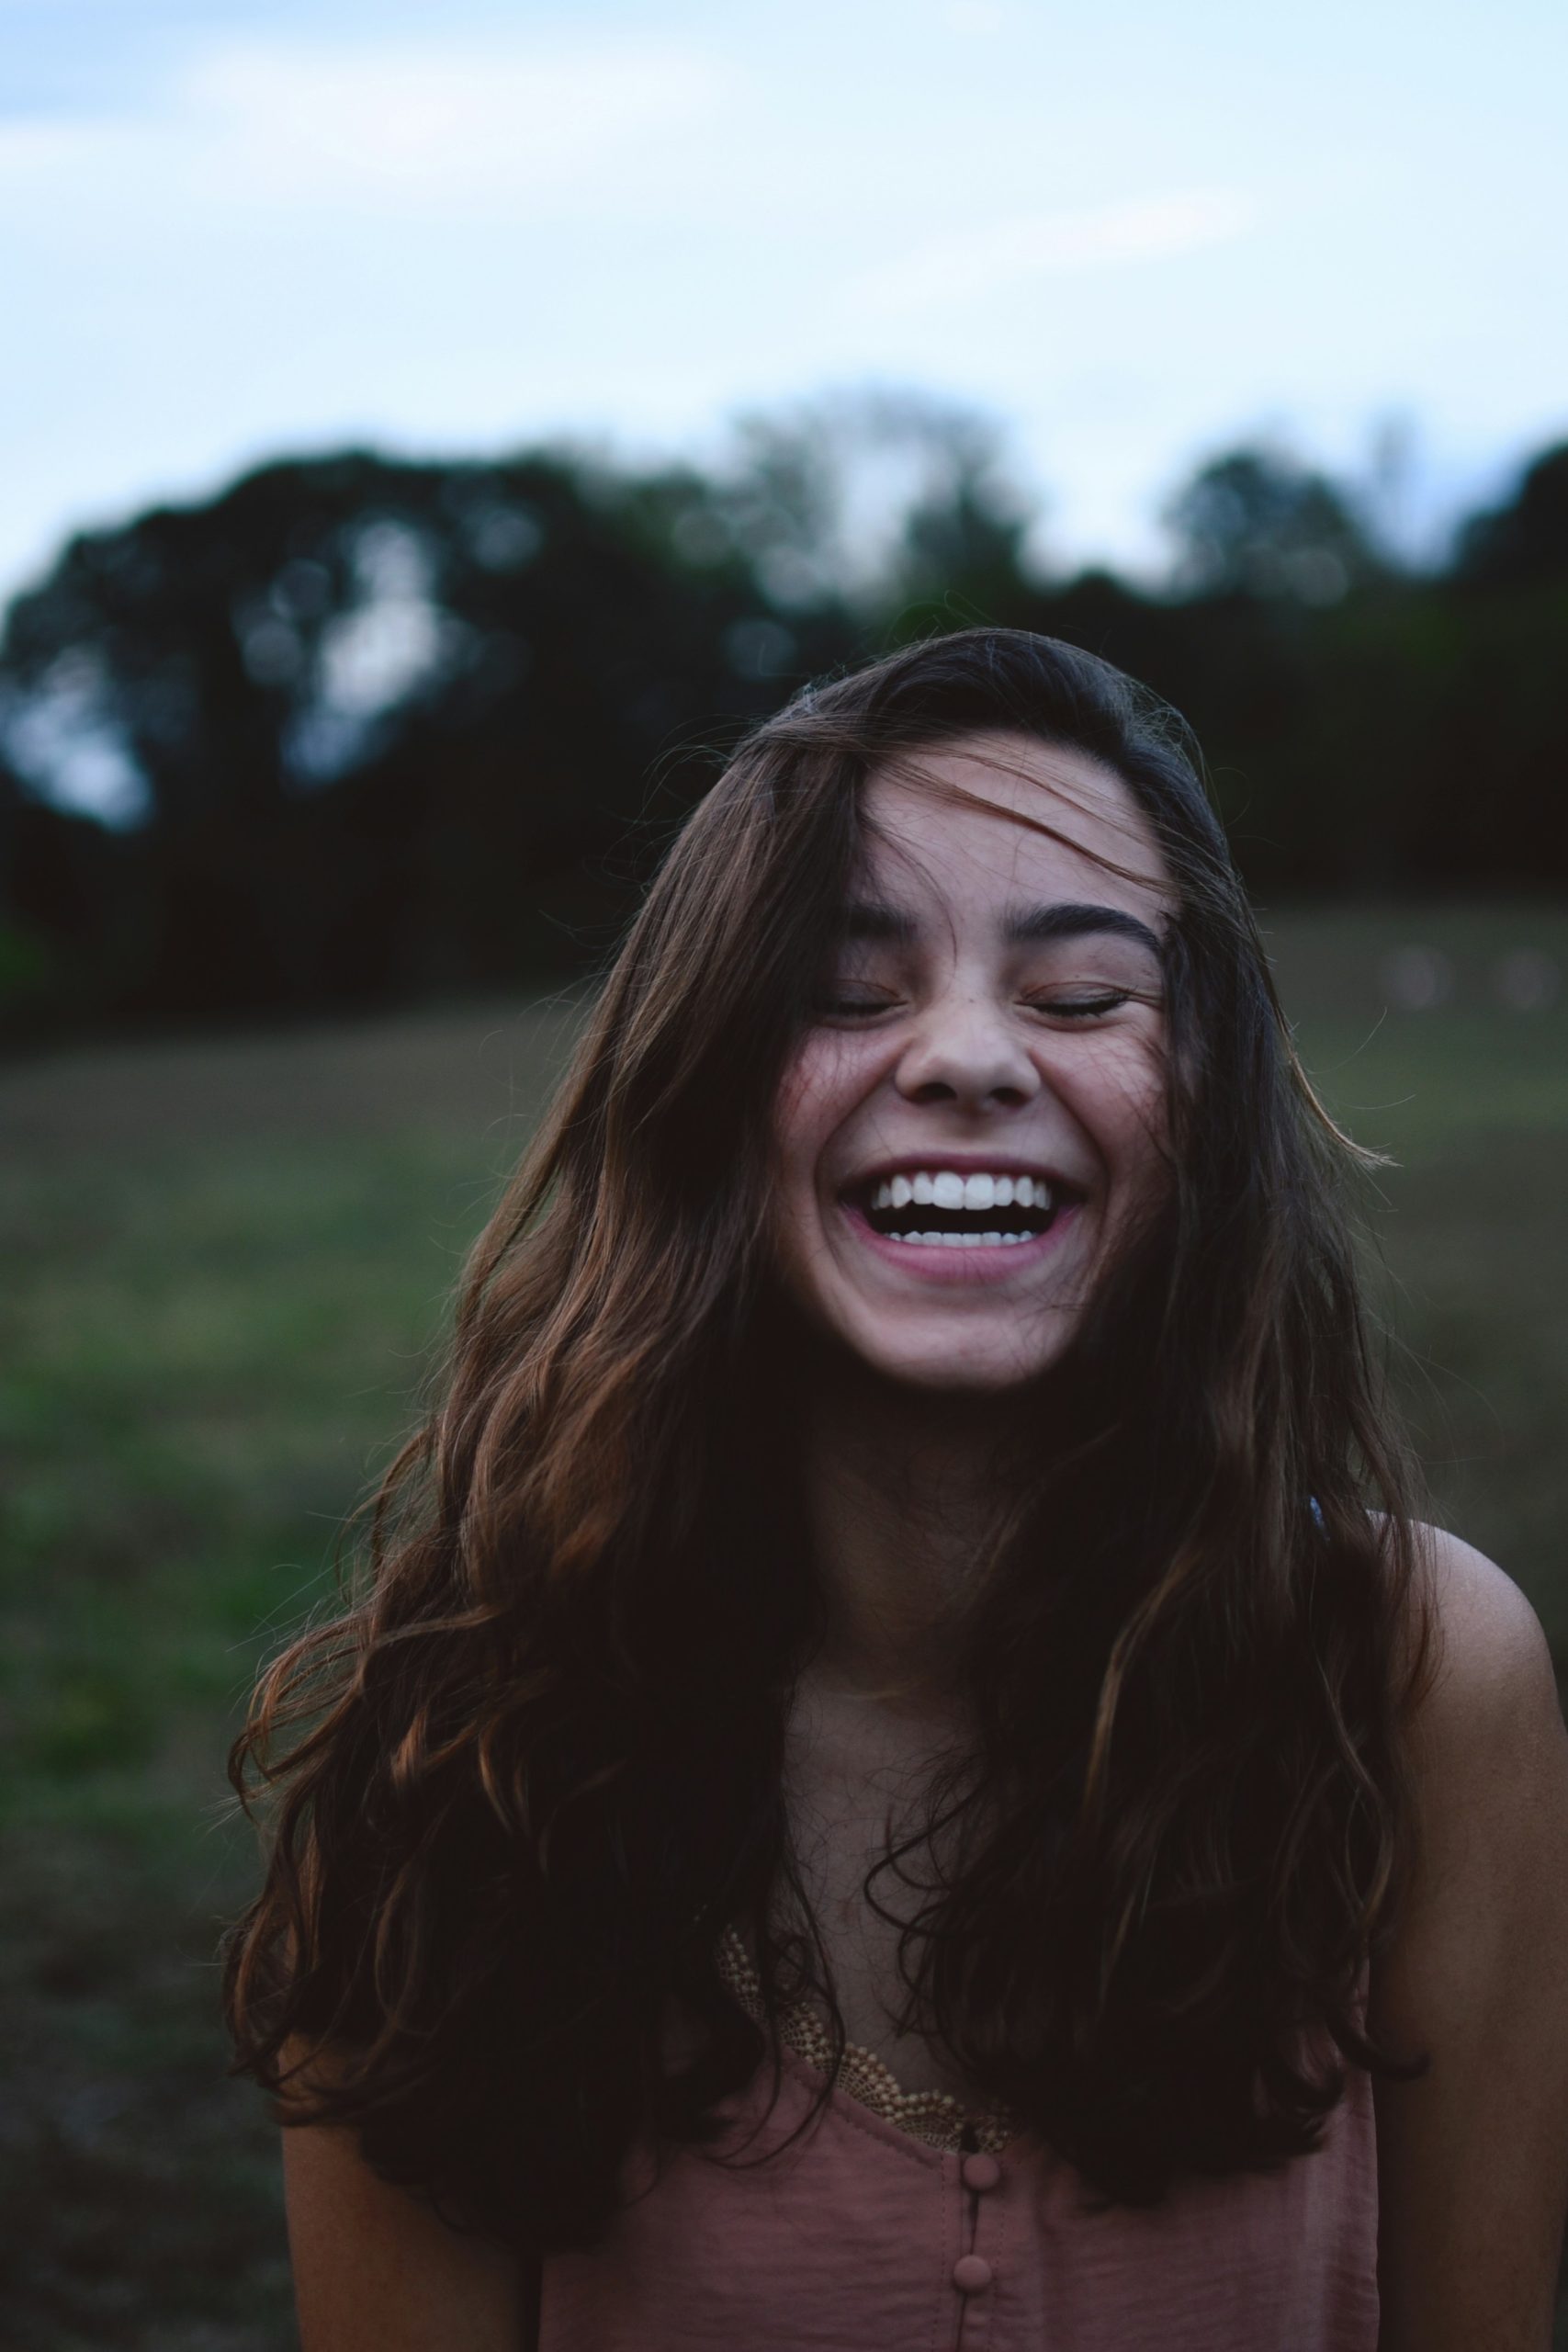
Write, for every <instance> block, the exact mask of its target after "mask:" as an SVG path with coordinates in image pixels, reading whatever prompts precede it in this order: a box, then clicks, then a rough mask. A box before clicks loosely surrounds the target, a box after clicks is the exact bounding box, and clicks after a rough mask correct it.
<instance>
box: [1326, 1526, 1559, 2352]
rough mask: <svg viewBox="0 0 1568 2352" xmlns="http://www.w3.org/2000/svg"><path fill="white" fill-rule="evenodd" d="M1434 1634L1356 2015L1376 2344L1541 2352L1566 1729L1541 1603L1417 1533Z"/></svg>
mask: <svg viewBox="0 0 1568 2352" xmlns="http://www.w3.org/2000/svg"><path fill="white" fill-rule="evenodd" d="M1426 1550H1427V1572H1428V1577H1429V1587H1428V1589H1430V1591H1431V1594H1432V1599H1433V1602H1434V1607H1435V1613H1436V1617H1437V1623H1438V1634H1439V1641H1440V1653H1441V1654H1440V1663H1439V1666H1438V1675H1437V1679H1436V1680H1435V1682H1434V1684H1433V1686H1432V1688H1431V1690H1430V1691H1429V1693H1428V1694H1427V1698H1426V1699H1425V1701H1424V1702H1423V1703H1422V1705H1421V1707H1420V1710H1419V1712H1418V1714H1417V1716H1416V1721H1415V1723H1414V1724H1413V1726H1412V1733H1411V1754H1412V1763H1413V1767H1414V1770H1415V1777H1416V1800H1417V1813H1418V1824H1419V1831H1420V1841H1421V1850H1420V1855H1419V1860H1418V1866H1417V1871H1416V1878H1415V1881H1414V1883H1413V1885H1412V1887H1411V1890H1410V1894H1409V1897H1408V1900H1407V1902H1406V1904H1405V1907H1404V1914H1403V1917H1402V1919H1401V1921H1400V1924H1399V1928H1398V1931H1397V1934H1396V1937H1395V1940H1394V1943H1393V1948H1392V1950H1391V1951H1389V1953H1388V1954H1387V1955H1386V1956H1385V1957H1384V1959H1383V1961H1382V1963H1381V1964H1380V1966H1379V1968H1378V1970H1377V1973H1376V1976H1375V1979H1374V1982H1373V1985H1372V2003H1371V2023H1372V2027H1373V2030H1374V2031H1375V2032H1376V2033H1377V2035H1378V2038H1379V2039H1380V2041H1382V2042H1384V2044H1385V2045H1392V2047H1393V2049H1394V2050H1395V2051H1396V2052H1397V2053H1398V2054H1400V2055H1407V2054H1413V2053H1414V2052H1416V2051H1421V2050H1425V2051H1427V2052H1430V2057H1431V2064H1430V2066H1429V2068H1428V2070H1427V2074H1426V2075H1424V2076H1423V2077H1422V2078H1421V2079H1419V2080H1418V2081H1416V2082H1413V2083H1408V2084H1394V2083H1384V2082H1381V2081H1380V2082H1379V2083H1378V2084H1377V2086H1376V2104H1377V2124H1378V2143H1379V2146H1378V2170H1379V2193H1380V2203H1381V2217H1380V2227H1379V2283H1380V2289H1381V2291H1382V2301H1383V2313H1384V2317H1383V2332H1382V2337H1381V2339H1380V2342H1381V2345H1382V2352H1415V2347H1417V2346H1418V2347H1420V2352H1545V2347H1546V2346H1547V2345H1548V2344H1549V2342H1550V2338H1551V2305H1552V2295H1553V2290H1554V2286H1555V2281H1556V2276H1557V2265H1558V2258H1559V2250H1560V2245H1561V2241H1562V2221H1563V2210H1564V2205H1565V2202H1568V1733H1565V1732H1564V1729H1563V1724H1562V1713H1561V1712H1560V1709H1559V1707H1558V1702H1557V1693H1556V1686H1555V1683H1554V1680H1553V1677H1552V1671H1551V1657H1550V1655H1549V1654H1548V1651H1547V1646H1546V1642H1545V1638H1544V1636H1543V1634H1542V1633H1541V1630H1540V1624H1539V1623H1538V1622H1537V1620H1536V1617H1535V1613H1534V1611H1532V1610H1531V1608H1530V1607H1529V1602H1528V1601H1527V1600H1525V1598H1524V1596H1523V1594H1522V1593H1520V1592H1519V1590H1518V1589H1517V1587H1516V1586H1515V1585H1514V1584H1513V1583H1512V1582H1511V1581H1510V1580H1509V1578H1508V1577H1506V1576H1505V1575H1504V1574H1503V1572H1502V1571H1501V1569H1499V1568H1497V1567H1495V1566H1493V1564H1492V1562H1491V1561H1489V1560H1486V1559H1483V1557H1482V1555H1480V1554H1479V1553H1478V1552H1474V1551H1472V1549H1471V1547H1470V1546H1469V1545H1468V1544H1461V1543H1460V1542H1459V1541H1458V1540H1457V1538H1455V1537H1453V1536H1449V1535H1443V1534H1440V1533H1438V1532H1437V1531H1436V1530H1432V1531H1427V1534H1426Z"/></svg>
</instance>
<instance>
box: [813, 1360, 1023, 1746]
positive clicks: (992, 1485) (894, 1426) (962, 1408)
mask: <svg viewBox="0 0 1568 2352" xmlns="http://www.w3.org/2000/svg"><path fill="white" fill-rule="evenodd" d="M809 1389H810V1403H809V1406H808V1408H807V1412H806V1414H805V1415H804V1417H803V1428H802V1440H803V1461H802V1470H803V1477H804V1500H805V1505H806V1511H807V1532H808V1535H809V1538H810V1542H811V1544H812V1551H813V1557H814V1561H815V1564H816V1568H817V1574H818V1583H819V1586H820V1589H821V1591H822V1594H823V1599H824V1602H825V1606H826V1614H827V1630H826V1634H825V1638H824V1640H823V1643H822V1645H821V1647H820V1649H819V1650H818V1653H817V1655H816V1657H815V1658H814V1659H813V1661H812V1664H811V1668H810V1673H811V1676H812V1679H814V1680H815V1681H816V1682H817V1684H818V1686H819V1687H821V1686H825V1687H827V1688H829V1689H836V1690H840V1691H852V1692H854V1693H856V1694H857V1695H861V1696H868V1697H869V1696H878V1697H882V1698H885V1699H886V1700H887V1701H888V1702H889V1703H893V1704H899V1705H904V1706H910V1707H914V1708H921V1707H924V1706H928V1705H931V1704H938V1703H940V1702H942V1700H943V1699H944V1698H945V1696H946V1695H947V1694H948V1691H949V1687H950V1681H951V1677H950V1674H949V1671H948V1665H949V1661H950V1659H951V1655H952V1644H951V1641H950V1640H948V1639H947V1638H946V1637H945V1635H946V1629H947V1627H948V1625H949V1623H950V1620H951V1615H952V1612H953V1608H954V1606H955V1604H957V1603H958V1602H959V1601H960V1600H962V1597H963V1594H964V1589H965V1587H966V1585H967V1584H968V1582H969V1580H970V1578H971V1577H973V1575H974V1572H975V1568H976V1561H977V1559H978V1557H979V1555H980V1553H981V1551H982V1548H983V1546H984V1544H985V1543H986V1541H987V1536H988V1535H989V1533H990V1531H991V1528H992V1525H993V1522H994V1520H995V1516H996V1510H997V1505H998V1419H999V1417H998V1411H997V1405H996V1400H995V1399H994V1398H986V1397H945V1396H942V1395H938V1394H934V1393H926V1392H921V1391H911V1390H907V1389H895V1388H894V1387H892V1386H891V1385H890V1384H887V1383H885V1382H878V1381H876V1380H875V1379H874V1377H873V1376H872V1375H870V1374H866V1373H864V1372H863V1370H862V1369H861V1368H859V1367H856V1366H853V1365H845V1364H843V1363H835V1364H832V1365H827V1366H824V1365H821V1364H817V1365H814V1366H813V1367H812V1372H811V1376H810V1382H809Z"/></svg>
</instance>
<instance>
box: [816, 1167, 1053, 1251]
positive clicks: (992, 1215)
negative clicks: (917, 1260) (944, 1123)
mask: <svg viewBox="0 0 1568 2352" xmlns="http://www.w3.org/2000/svg"><path fill="white" fill-rule="evenodd" d="M849 1197H850V1199H851V1201H852V1204H853V1205H854V1206H855V1207H857V1208H858V1209H859V1210H860V1212H861V1215H862V1216H863V1217H864V1218H865V1220H866V1223H867V1224H868V1225H869V1226H870V1227H871V1229H872V1231H873V1232H874V1233H876V1234H879V1235H880V1236H881V1237H882V1238H883V1239H884V1240H885V1241H902V1242H905V1243H907V1244H908V1246H909V1247H910V1248H912V1249H948V1250H951V1249H953V1248H955V1247H956V1248H960V1249H976V1250H978V1249H985V1248H990V1249H1004V1250H1005V1249H1017V1248H1019V1247H1020V1246H1021V1244H1023V1243H1024V1242H1028V1241H1036V1240H1038V1239H1039V1238H1040V1237H1041V1235H1042V1234H1044V1233H1049V1231H1050V1230H1051V1227H1052V1226H1053V1225H1054V1224H1055V1221H1056V1218H1057V1216H1058V1215H1059V1214H1060V1212H1061V1211H1062V1209H1064V1208H1065V1207H1066V1206H1067V1204H1069V1202H1070V1201H1073V1200H1076V1199H1077V1198H1078V1197H1080V1196H1079V1195H1078V1194H1077V1193H1075V1192H1073V1191H1072V1190H1071V1189H1070V1188H1069V1187H1068V1186H1066V1185H1065V1184H1063V1183H1062V1182H1060V1180H1059V1179H1057V1178H1055V1177H1046V1176H1020V1175H1014V1174H1006V1175H1003V1174H980V1175H960V1174H959V1173H958V1172H957V1171H956V1170H953V1169H942V1168H932V1169H929V1170H928V1169H920V1170H910V1171H909V1172H908V1174H905V1173H902V1172H900V1173H899V1174H898V1175H896V1176H882V1177H877V1178H875V1179H874V1181H873V1182H870V1183H867V1184H863V1185H861V1186H860V1187H858V1188H857V1189H855V1190H853V1191H852V1193H850V1195H849Z"/></svg>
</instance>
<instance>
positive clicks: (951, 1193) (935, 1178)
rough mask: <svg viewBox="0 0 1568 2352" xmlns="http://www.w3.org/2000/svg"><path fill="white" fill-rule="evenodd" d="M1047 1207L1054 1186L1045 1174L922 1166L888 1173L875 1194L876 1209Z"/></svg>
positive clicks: (873, 1195)
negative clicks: (914, 1205) (963, 1172)
mask: <svg viewBox="0 0 1568 2352" xmlns="http://www.w3.org/2000/svg"><path fill="white" fill-rule="evenodd" d="M911 1201H916V1202H918V1203H919V1205H920V1206H921V1207H922V1208H932V1207H934V1208H939V1209H1005V1208H1012V1207H1014V1206H1015V1205H1016V1206H1017V1207H1019V1208H1021V1209H1048V1208H1049V1207H1050V1205H1051V1186H1050V1183H1049V1182H1048V1180H1047V1179H1046V1178H1045V1177H1043V1176H960V1175H957V1174H956V1173H955V1172H954V1171H953V1170H952V1169H951V1168H942V1169H933V1170H931V1171H930V1172H929V1173H928V1171H927V1170H925V1169H921V1170H920V1172H919V1175H918V1176H885V1177H884V1178H883V1179H882V1182H880V1183H879V1184H878V1185H877V1186H876V1189H875V1191H874V1193H873V1194H872V1198H871V1204H872V1207H873V1208H874V1209H905V1208H908V1205H909V1204H910V1202H911Z"/></svg>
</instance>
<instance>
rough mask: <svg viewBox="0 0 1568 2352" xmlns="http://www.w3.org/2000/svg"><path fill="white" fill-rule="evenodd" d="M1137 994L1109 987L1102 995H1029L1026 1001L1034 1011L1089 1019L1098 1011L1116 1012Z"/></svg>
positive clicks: (1070, 1019)
mask: <svg viewBox="0 0 1568 2352" xmlns="http://www.w3.org/2000/svg"><path fill="white" fill-rule="evenodd" d="M1136 994H1137V991H1136V990H1135V989H1107V990H1106V991H1105V993H1104V994H1103V995H1100V996H1077V997H1060V996H1055V997H1029V998H1026V999H1025V1002H1026V1003H1027V1004H1028V1006H1029V1008H1030V1011H1031V1012H1054V1013H1060V1014H1061V1015H1063V1016H1064V1017H1065V1018H1066V1019H1067V1020H1069V1021H1087V1020H1091V1019H1092V1018H1093V1017H1094V1015H1095V1014H1096V1013H1104V1012H1116V1010H1117V1009H1118V1007H1119V1006H1121V1005H1123V1004H1130V1003H1132V1001H1133V1000H1134V996H1136ZM1140 1001H1141V1000H1140Z"/></svg>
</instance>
